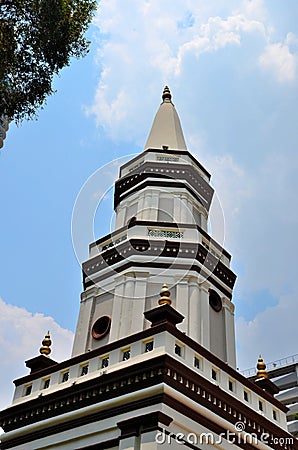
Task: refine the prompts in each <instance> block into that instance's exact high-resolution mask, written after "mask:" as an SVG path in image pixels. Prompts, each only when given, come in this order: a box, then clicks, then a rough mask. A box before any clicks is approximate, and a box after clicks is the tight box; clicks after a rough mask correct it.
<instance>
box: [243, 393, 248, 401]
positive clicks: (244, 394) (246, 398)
mask: <svg viewBox="0 0 298 450" xmlns="http://www.w3.org/2000/svg"><path fill="white" fill-rule="evenodd" d="M243 398H244V400H245V401H246V402H248V392H247V391H244V392H243Z"/></svg>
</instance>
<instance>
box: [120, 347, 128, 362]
mask: <svg viewBox="0 0 298 450" xmlns="http://www.w3.org/2000/svg"><path fill="white" fill-rule="evenodd" d="M129 358H130V349H128V350H124V352H123V356H122V361H127V360H128V359H129Z"/></svg>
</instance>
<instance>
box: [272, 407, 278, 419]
mask: <svg viewBox="0 0 298 450" xmlns="http://www.w3.org/2000/svg"><path fill="white" fill-rule="evenodd" d="M272 417H273V419H274V420H277V411H276V410H275V409H273V410H272Z"/></svg>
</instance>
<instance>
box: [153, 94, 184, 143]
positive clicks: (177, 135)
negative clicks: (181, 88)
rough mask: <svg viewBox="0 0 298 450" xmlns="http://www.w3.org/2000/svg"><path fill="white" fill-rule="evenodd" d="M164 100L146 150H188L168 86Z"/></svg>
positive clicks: (154, 122) (163, 95)
mask: <svg viewBox="0 0 298 450" xmlns="http://www.w3.org/2000/svg"><path fill="white" fill-rule="evenodd" d="M162 100H163V102H162V103H161V105H160V107H159V109H158V111H157V113H156V116H155V118H154V121H153V125H152V128H151V131H150V133H149V137H148V139H147V142H146V145H145V150H146V149H147V148H165V147H166V148H170V149H177V150H187V147H186V143H185V139H184V136H183V131H182V127H181V123H180V119H179V116H178V114H177V111H176V109H175V106H174V105H173V103H172V96H171V93H170V90H169V88H168V86H166V87H165V88H164V91H163V94H162Z"/></svg>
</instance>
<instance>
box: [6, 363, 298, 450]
mask: <svg viewBox="0 0 298 450" xmlns="http://www.w3.org/2000/svg"><path fill="white" fill-rule="evenodd" d="M162 383H164V384H166V385H168V386H170V387H172V388H173V389H174V390H175V391H176V392H179V393H180V394H182V395H184V396H185V397H186V398H188V399H191V400H193V401H194V402H195V403H197V404H198V405H201V406H203V407H205V408H207V409H208V410H209V411H212V412H213V413H214V414H215V415H217V416H219V417H222V418H223V419H225V420H227V421H228V422H229V423H231V424H233V425H235V424H236V423H237V422H238V421H241V422H243V423H244V424H245V431H246V433H250V434H251V433H253V434H254V435H255V436H257V437H258V438H259V439H260V438H261V436H263V435H264V434H266V435H269V436H271V437H272V440H273V439H274V438H279V439H276V441H277V442H281V439H280V438H283V437H285V438H289V436H290V435H289V433H287V432H286V431H285V430H283V429H282V428H280V427H278V426H277V425H275V424H274V423H272V422H271V421H269V420H268V419H266V418H265V417H263V416H260V414H258V413H257V412H255V411H253V410H252V409H251V408H249V407H248V406H246V405H245V404H243V403H242V402H241V401H240V400H238V399H236V398H234V397H233V396H231V395H229V394H228V393H227V392H225V391H223V390H222V389H220V388H219V387H218V386H215V385H214V384H213V383H211V382H210V381H208V380H206V379H205V378H204V377H202V376H200V375H199V374H198V373H195V372H194V371H192V370H190V369H189V368H187V367H186V366H185V365H184V364H182V363H181V362H179V361H177V360H175V359H173V358H172V357H170V356H168V355H164V356H159V357H157V358H153V359H148V360H147V361H143V362H141V363H139V364H135V365H133V366H130V367H126V368H125V369H122V370H118V371H116V372H113V373H111V374H108V375H106V376H105V375H102V376H101V377H100V382H99V379H98V378H95V379H93V380H88V381H86V382H85V383H82V385H75V386H72V387H70V388H67V389H65V390H63V391H62V392H55V393H53V394H49V395H48V396H47V398H43V399H36V400H35V401H29V402H27V403H25V404H22V405H21V406H22V409H21V410H20V411H19V412H18V413H17V414H16V413H15V411H13V410H12V411H11V412H10V416H9V417H7V418H6V419H5V420H3V421H2V427H3V428H4V430H5V431H11V430H14V429H18V428H20V427H22V426H25V425H29V424H32V423H36V422H39V421H42V420H45V419H48V418H50V417H57V416H59V415H61V414H65V413H67V412H69V411H75V410H79V409H81V408H84V407H87V406H89V405H92V404H95V403H99V402H101V401H105V400H109V399H111V398H115V397H119V396H122V395H125V394H128V393H132V392H137V391H140V390H142V389H146V388H148V387H150V386H154V385H157V384H162ZM144 397H145V398H144V399H142V400H139V401H138V402H139V403H138V402H134V409H133V410H135V411H136V410H137V409H139V408H141V407H143V406H145V405H148V404H150V405H152V404H156V403H157V402H161V401H164V402H165V403H166V400H165V396H155V397H151V396H147V397H146V394H145V393H144ZM148 401H149V402H150V403H148ZM171 402H172V407H174V408H175V409H177V408H176V406H175V405H177V406H178V404H179V402H177V400H176V399H175V400H173V401H172V400H171ZM125 408H126V411H128V410H132V404H125V405H119V406H118V407H114V408H110V409H108V408H106V409H105V410H103V411H99V412H96V413H92V414H90V415H87V414H86V415H81V416H80V417H79V418H77V419H73V420H70V421H68V422H67V421H61V423H60V424H58V425H56V426H51V427H48V428H43V429H41V430H38V431H35V432H32V433H28V434H22V435H19V437H17V438H13V439H11V440H7V441H4V442H2V444H1V447H0V448H1V449H7V448H12V447H13V446H16V445H21V444H22V443H25V442H30V441H32V440H35V439H39V438H41V437H43V436H45V435H46V436H49V435H51V434H55V433H57V432H61V431H65V430H67V429H71V428H74V427H78V426H81V425H84V424H86V423H92V422H95V421H99V420H101V419H102V418H107V417H113V416H115V415H117V414H119V413H122V412H124V410H125ZM186 408H187V410H188V411H189V412H190V413H191V414H192V418H194V417H195V414H196V410H197V408H195V409H191V408H190V407H186ZM187 415H189V414H187ZM198 420H199V419H198ZM213 425H214V424H213V423H212V421H211V420H210V421H209V422H208V428H212V426H213ZM287 445H288V444H287ZM246 448H247V447H246ZM291 448H292V449H294V448H296V449H297V448H298V442H297V444H296V443H294V444H293V446H292V447H291V446H289V445H288V446H287V449H288V450H290V449H291ZM275 449H276V450H284V449H285V445H284V444H278V443H277V444H275Z"/></svg>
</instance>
